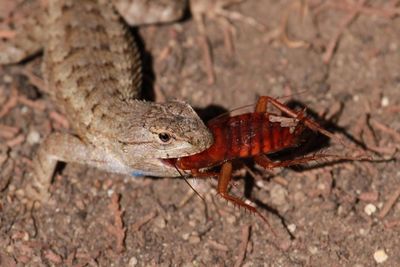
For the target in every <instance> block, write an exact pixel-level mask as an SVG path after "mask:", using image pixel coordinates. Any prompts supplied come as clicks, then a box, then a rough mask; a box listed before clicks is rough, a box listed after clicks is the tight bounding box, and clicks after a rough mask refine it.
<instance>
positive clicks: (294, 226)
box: [287, 223, 296, 233]
mask: <svg viewBox="0 0 400 267" xmlns="http://www.w3.org/2000/svg"><path fill="white" fill-rule="evenodd" d="M287 228H288V230H289V231H290V232H291V233H294V231H296V225H295V224H294V223H292V224H289V225H288V226H287Z"/></svg>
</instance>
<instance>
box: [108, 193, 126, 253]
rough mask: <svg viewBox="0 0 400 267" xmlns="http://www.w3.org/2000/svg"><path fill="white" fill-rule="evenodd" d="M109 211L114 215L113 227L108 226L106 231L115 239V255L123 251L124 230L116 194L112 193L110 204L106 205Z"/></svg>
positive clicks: (121, 212)
mask: <svg viewBox="0 0 400 267" xmlns="http://www.w3.org/2000/svg"><path fill="white" fill-rule="evenodd" d="M108 207H109V208H110V210H111V211H112V212H113V214H114V225H112V224H109V225H108V231H109V232H110V233H111V234H113V235H114V236H115V238H116V251H117V253H121V252H122V251H124V239H125V232H126V228H125V227H124V224H123V222H122V215H123V213H124V212H123V211H122V210H121V209H120V205H119V196H118V194H117V193H114V194H113V195H112V196H111V203H110V204H109V205H108Z"/></svg>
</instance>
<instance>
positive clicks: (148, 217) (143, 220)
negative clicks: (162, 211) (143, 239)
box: [131, 211, 157, 232]
mask: <svg viewBox="0 0 400 267" xmlns="http://www.w3.org/2000/svg"><path fill="white" fill-rule="evenodd" d="M156 216H157V212H156V211H152V212H150V213H149V214H147V215H145V216H143V217H142V218H141V219H140V220H139V221H137V222H135V223H134V224H132V225H131V228H132V231H133V232H137V231H139V230H140V228H141V227H142V226H143V225H145V224H146V223H148V222H149V221H151V220H152V219H153V218H154V217H156Z"/></svg>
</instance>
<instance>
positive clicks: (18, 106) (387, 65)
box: [0, 0, 400, 267]
mask: <svg viewBox="0 0 400 267" xmlns="http://www.w3.org/2000/svg"><path fill="white" fill-rule="evenodd" d="M300 2H301V1H273V0H260V1H251V0H248V1H246V2H244V3H242V4H240V5H236V6H233V7H232V8H231V10H235V11H240V12H241V13H242V14H246V15H248V16H251V17H252V18H254V19H256V20H258V21H259V22H261V23H263V24H264V25H265V26H266V29H265V30H264V31H261V30H260V29H257V28H256V27H253V26H251V25H249V24H247V23H244V22H234V25H235V29H236V34H235V37H234V45H235V54H234V56H233V57H229V55H228V54H227V49H226V48H225V46H224V39H223V36H224V35H223V34H222V30H221V27H220V24H218V23H217V22H216V21H213V20H207V32H208V36H209V39H210V43H211V47H212V55H213V59H214V69H215V73H216V82H215V83H214V84H212V85H210V84H208V82H207V74H206V72H205V71H204V64H203V61H202V50H201V48H200V47H199V46H198V45H197V44H196V43H197V40H198V35H197V30H196V25H195V23H194V21H193V20H192V19H191V18H190V16H188V17H187V18H186V19H185V20H183V21H181V22H179V23H177V24H173V25H165V26H156V27H142V28H140V29H139V31H138V32H137V34H138V36H140V39H141V41H142V43H143V47H144V50H143V53H144V58H145V60H146V66H147V68H146V81H147V82H146V87H147V88H148V89H147V90H148V91H147V92H146V95H150V97H151V95H153V96H154V98H155V100H156V101H164V100H167V99H171V98H179V99H184V100H186V101H188V102H189V103H190V104H192V105H193V106H194V107H196V108H198V110H199V113H200V114H204V118H205V119H208V118H209V117H212V116H215V115H216V112H221V111H223V110H229V109H233V108H236V107H240V106H244V105H247V104H250V103H254V102H255V101H256V100H257V97H258V96H260V95H270V96H273V97H282V96H288V95H291V97H288V98H284V99H283V100H282V101H288V100H295V101H296V102H297V103H300V104H301V105H305V106H307V107H308V108H309V113H312V112H314V113H315V114H316V115H317V117H319V118H320V119H322V118H325V119H326V120H327V121H329V123H328V124H330V126H327V127H328V129H330V130H331V131H334V132H335V133H337V134H338V135H341V136H343V137H344V138H345V139H346V140H347V141H348V142H351V143H352V144H355V143H358V144H360V145H362V147H364V148H365V147H367V148H368V149H369V151H370V153H371V155H373V157H374V158H375V159H377V160H375V161H373V162H340V163H333V164H317V165H321V166H317V167H316V168H304V169H301V168H291V169H289V168H287V169H275V170H273V172H266V171H264V170H262V169H260V168H258V167H257V166H254V164H248V165H247V166H248V167H243V166H240V165H239V166H238V167H237V171H236V172H235V186H233V187H232V188H231V193H232V194H234V195H236V196H239V197H243V198H247V199H251V201H252V202H253V203H255V204H256V205H257V207H258V209H259V210H260V212H261V213H262V214H264V215H265V216H267V218H268V220H269V221H270V223H271V225H272V227H273V229H274V231H275V232H276V233H277V236H274V235H273V234H272V233H271V231H270V229H269V228H268V227H267V226H266V225H265V223H264V222H263V221H262V220H261V219H260V218H259V217H257V216H253V215H252V214H249V213H248V212H246V211H244V210H242V209H237V208H235V207H233V206H232V205H230V204H228V203H226V201H223V200H222V199H220V198H219V197H218V196H217V195H216V189H215V188H216V181H213V180H196V181H193V180H190V182H191V183H192V184H193V185H194V187H195V188H196V189H197V191H199V193H200V194H201V195H203V196H204V197H205V202H203V201H202V200H201V199H200V198H199V197H198V196H196V195H195V194H194V193H193V191H192V190H191V189H190V188H189V187H188V186H187V184H186V183H185V182H184V181H183V180H182V179H167V178H163V179H154V178H132V177H126V176H121V175H115V174H109V173H105V172H102V171H99V170H96V169H93V168H88V167H85V166H82V165H78V164H66V165H65V168H61V169H60V172H59V173H58V175H57V176H56V177H55V180H54V183H53V184H52V187H51V193H52V197H51V200H50V201H49V202H48V203H46V204H44V205H42V206H41V207H40V208H39V209H29V208H27V205H26V202H25V201H24V198H23V195H24V185H25V184H26V183H27V181H26V177H27V173H28V172H30V171H31V159H32V155H33V153H34V151H35V150H36V149H37V147H38V145H39V143H40V142H41V140H42V138H43V136H45V135H47V134H48V133H49V132H50V131H53V130H65V127H66V125H65V121H64V120H63V117H62V114H61V113H60V112H59V111H58V109H57V107H56V106H55V105H54V103H52V102H51V101H50V98H49V97H48V96H47V95H46V94H42V93H40V92H39V91H38V90H37V88H36V86H35V84H36V85H38V84H40V80H37V79H35V76H32V73H37V71H36V70H37V69H38V68H39V66H40V62H41V56H40V55H38V56H36V57H34V58H33V59H31V60H28V61H26V62H24V64H19V65H16V66H7V67H1V68H0V73H1V75H0V140H1V144H0V177H1V179H0V196H1V203H0V220H1V223H0V259H1V261H0V262H1V263H0V265H1V266H354V267H355V266H357V267H361V266H365V267H366V266H400V253H399V248H400V239H399V234H400V201H399V200H398V199H397V198H398V196H399V195H400V165H399V162H398V161H396V157H397V159H398V154H396V151H397V150H398V149H399V148H400V116H399V115H398V114H399V112H400V74H399V73H400V71H399V70H400V18H399V17H396V16H394V15H395V13H394V12H392V11H394V10H395V9H394V8H393V7H390V5H391V4H392V5H393V4H396V3H397V2H399V1H389V0H388V1H369V2H371V4H370V3H368V2H367V3H366V4H365V5H364V7H362V8H359V9H356V8H355V7H356V4H355V2H357V1H347V2H346V1H326V2H320V1H309V6H308V9H305V10H306V11H308V12H305V13H303V16H301V10H302V9H300V8H299V3H300ZM361 2H362V1H361ZM329 3H331V4H329ZM352 3H353V4H352ZM303 11H304V10H303ZM357 12H358V13H357ZM399 12H400V11H399V7H397V14H399ZM354 15H355V16H354ZM392 15H393V16H392ZM285 17H286V18H288V21H287V25H286V31H282V30H281V31H279V29H282V28H284V27H282V25H283V24H282V23H283V22H284V21H285ZM284 36H286V37H287V39H285V38H284ZM335 36H339V38H338V39H337V42H335ZM331 44H336V46H332V47H333V48H335V49H334V50H333V54H332V55H331V56H329V55H327V54H326V51H327V50H329V46H330V45H331ZM298 92H301V93H298ZM296 93H298V94H296ZM311 111H312V112H311ZM330 118H331V120H329V119H330ZM311 142H312V140H311ZM360 147H361V146H360ZM325 151H329V152H331V151H332V152H334V153H337V154H339V155H344V154H348V153H350V154H351V153H354V152H355V151H354V148H352V147H351V146H347V147H343V146H341V145H340V144H337V143H335V142H330V143H329V146H328V147H326V148H325ZM250 163H251V162H250ZM309 167H312V166H309ZM118 196H119V198H118ZM121 220H122V221H121Z"/></svg>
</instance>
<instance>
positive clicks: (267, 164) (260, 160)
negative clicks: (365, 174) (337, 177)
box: [254, 154, 347, 170]
mask: <svg viewBox="0 0 400 267" xmlns="http://www.w3.org/2000/svg"><path fill="white" fill-rule="evenodd" d="M330 157H334V158H338V159H347V158H343V157H340V156H337V155H331V154H319V155H312V156H307V157H301V158H295V159H291V160H283V161H278V162H275V161H272V160H270V159H269V158H268V157H267V156H266V155H258V156H256V157H254V161H255V162H256V163H257V164H258V165H260V166H261V167H263V168H265V169H268V170H271V169H273V168H278V167H289V166H293V165H299V164H304V163H307V162H310V161H317V160H319V159H327V158H330Z"/></svg>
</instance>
